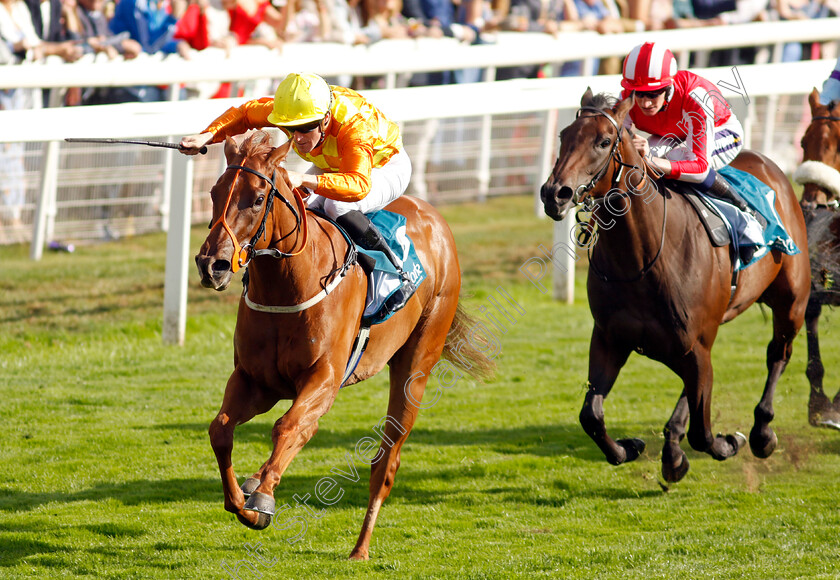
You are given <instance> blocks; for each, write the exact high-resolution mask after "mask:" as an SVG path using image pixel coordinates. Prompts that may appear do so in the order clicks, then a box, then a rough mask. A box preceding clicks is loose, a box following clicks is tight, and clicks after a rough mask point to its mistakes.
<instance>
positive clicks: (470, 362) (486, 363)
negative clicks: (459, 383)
mask: <svg viewBox="0 0 840 580" xmlns="http://www.w3.org/2000/svg"><path fill="white" fill-rule="evenodd" d="M478 324H479V323H478V322H477V321H476V320H475V319H474V318H473V317H472V316H470V315H469V314H467V311H466V310H464V308H463V307H462V306H461V305H460V304H458V309H457V310H456V311H455V320H453V321H452V326H451V327H449V334H447V335H446V342H445V343H444V345H443V355H442V356H443V358H445V359H446V360H448V361H449V362H451V363H453V364H454V365H455V366H456V367H458V368H459V369H461V370H463V371H464V372H466V373H467V374H468V375H470V376H471V377H473V378H474V379H477V380H480V381H485V380H487V379H491V378H493V376H494V375H495V373H496V363H495V362H494V361H493V359H491V358H489V357H488V356H487V355H486V354H485V353H486V352H487V351H489V350H491V349H490V348H489V347H490V342H489V341H488V340H487V337H485V336H483V335H482V334H481V333H480V332H476V329H477V328H478ZM485 347H486V348H485Z"/></svg>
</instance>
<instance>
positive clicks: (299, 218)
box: [210, 160, 309, 273]
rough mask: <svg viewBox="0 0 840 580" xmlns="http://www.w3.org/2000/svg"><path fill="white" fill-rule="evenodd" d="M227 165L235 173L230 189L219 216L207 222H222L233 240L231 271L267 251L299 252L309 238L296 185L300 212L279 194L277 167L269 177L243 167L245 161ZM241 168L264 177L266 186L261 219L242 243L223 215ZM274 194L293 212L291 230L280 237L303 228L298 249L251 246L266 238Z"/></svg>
mask: <svg viewBox="0 0 840 580" xmlns="http://www.w3.org/2000/svg"><path fill="white" fill-rule="evenodd" d="M243 163H244V160H243ZM229 169H235V170H236V175H234V177H233V182H231V185H230V190H229V191H228V195H227V200H225V207H224V209H223V210H222V215H221V216H220V217H219V219H217V220H216V221H215V222H213V223H212V224H210V229H211V230H212V229H213V228H215V227H216V226H217V225H219V224H221V225H222V227H223V228H224V229H225V231H226V232H227V234H228V236H230V239H231V241H232V242H233V258H232V259H231V264H230V269H231V270H232V271H233V272H234V273H235V272H237V271H238V270H239V269H240V268H244V267H246V266H247V265H248V263H249V262H250V261H251V259H252V258H254V257H255V256H261V255H268V256H272V257H274V258H291V257H292V256H297V255H298V254H300V253H301V252H302V251H303V250H304V249H305V248H306V243H307V241H308V239H309V228H308V225H307V221H306V206H305V205H304V203H303V198H302V197H301V195H300V193H299V192H298V191H297V189H295V190H293V191H292V193H293V195H294V196H295V201H296V202H297V206H298V209H299V212H298V211H296V210H295V208H294V206H292V204H291V203H290V202H289V200H287V199H286V198H285V197H284V196H282V195H280V192H279V191H278V189H277V186H276V185H275V180H276V179H277V170H276V169H275V170H274V172H273V173H272V176H271V178H269V177H268V176H267V175H265V174H263V173H260V172H259V171H257V170H255V169H251V168H250V167H245V166H244V165H228V166H227V167H226V168H225V171H227V170H229ZM241 171H245V172H247V173H250V174H252V175H256V176H257V177H259V178H260V179H262V180H263V181H265V182H266V183H267V184H268V186H269V191H268V195H267V196H266V198H265V210H264V211H263V216H262V220H261V221H260V225H259V227H257V230H256V232H254V234H253V235H252V236H251V239H250V241H248V242H247V243H245V244H244V245H242V246H240V245H239V240H238V239H237V238H236V235H235V234H234V233H233V230H231V229H230V226H229V225H228V223H227V219H226V218H225V216H226V214H227V210H228V206H230V200H231V198H232V197H233V190H234V188H235V187H236V182H237V181H238V180H239V175H240V172H241ZM275 198H279V199H280V200H281V201H282V202H283V203H284V204H285V205H286V207H288V208H289V211H291V212H292V215H294V216H295V227H294V228H292V230H291V231H290V232H289V233H287V234H285V235H284V236H282V237H281V238H280V240H284V239H286V238H287V237H289V236H291V235H292V234H294V233H295V232H297V231H299V230H302V231H303V243H302V244H301V247H300V249H299V250H297V251H295V252H291V253H288V252H281V251H280V250H278V249H276V248H267V249H265V250H255V249H254V247H255V246H256V244H257V243H258V242H259V240H260V238H263V239H265V238H266V231H265V224H266V221H267V220H268V216H269V214H270V213H271V210H272V208H273V207H274V199H275ZM280 240H278V241H280Z"/></svg>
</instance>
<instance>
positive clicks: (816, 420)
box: [808, 408, 840, 429]
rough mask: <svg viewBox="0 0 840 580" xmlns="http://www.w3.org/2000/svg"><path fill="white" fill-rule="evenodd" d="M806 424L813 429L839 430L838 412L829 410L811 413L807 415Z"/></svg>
mask: <svg viewBox="0 0 840 580" xmlns="http://www.w3.org/2000/svg"><path fill="white" fill-rule="evenodd" d="M808 422H809V423H810V424H811V425H813V426H814V427H826V428H828V429H840V412H837V411H835V410H834V409H831V408H828V409H822V410H820V411H812V412H810V413H809V414H808Z"/></svg>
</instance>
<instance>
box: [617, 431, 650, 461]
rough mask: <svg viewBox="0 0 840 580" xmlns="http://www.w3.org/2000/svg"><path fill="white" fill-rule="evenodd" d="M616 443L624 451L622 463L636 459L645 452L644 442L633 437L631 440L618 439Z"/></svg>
mask: <svg viewBox="0 0 840 580" xmlns="http://www.w3.org/2000/svg"><path fill="white" fill-rule="evenodd" d="M616 443H618V444H619V445H621V447H622V449H624V453H625V455H626V457H625V458H624V462H627V461H633V460H635V459H638V457H639V455H641V454H642V453H643V452H644V450H645V442H644V441H642V440H641V439H638V438H635V437H634V438H632V439H619V440H618V441H616Z"/></svg>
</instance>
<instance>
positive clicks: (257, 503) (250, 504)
mask: <svg viewBox="0 0 840 580" xmlns="http://www.w3.org/2000/svg"><path fill="white" fill-rule="evenodd" d="M242 509H243V510H245V511H248V512H259V513H261V514H266V515H268V516H273V515H274V498H273V497H271V496H270V495H268V494H267V493H262V492H259V491H255V492H253V493H252V494H251V497H249V498H248V501H246V502H245V506H244V507H243V508H242Z"/></svg>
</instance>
